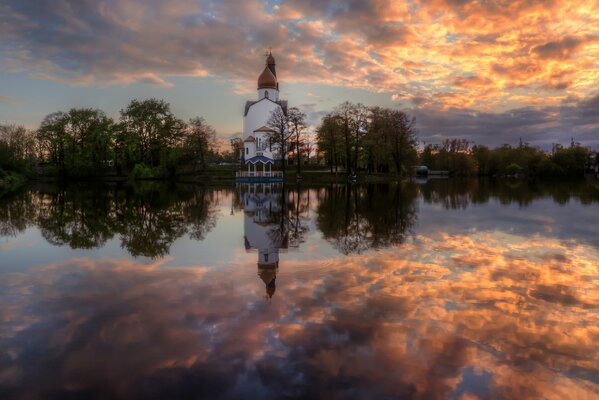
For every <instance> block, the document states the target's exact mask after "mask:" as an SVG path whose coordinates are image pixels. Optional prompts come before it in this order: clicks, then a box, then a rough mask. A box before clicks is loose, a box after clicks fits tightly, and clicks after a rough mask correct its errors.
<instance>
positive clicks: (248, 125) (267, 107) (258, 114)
mask: <svg viewBox="0 0 599 400" xmlns="http://www.w3.org/2000/svg"><path fill="white" fill-rule="evenodd" d="M277 108H281V106H280V105H278V104H277V103H275V102H273V101H270V100H267V99H264V100H262V101H259V102H258V103H256V104H253V105H252V106H251V107H250V109H249V110H248V113H247V115H246V116H245V117H244V118H243V140H245V139H247V138H248V137H249V136H253V137H254V138H255V139H256V142H255V143H256V145H257V144H258V139H262V141H263V142H264V143H267V141H268V140H267V137H268V135H267V134H266V133H265V132H254V131H255V130H256V129H259V128H262V127H263V126H266V125H267V123H268V119H269V118H270V114H271V112H273V111H274V110H276V109H277ZM244 145H245V147H248V148H249V153H248V154H246V155H245V159H246V160H247V159H249V158H252V157H254V156H255V155H256V146H254V145H253V143H248V142H245V143H244ZM248 145H250V146H248ZM263 155H264V156H266V157H269V158H273V159H274V158H275V157H276V148H275V146H273V151H272V152H271V151H270V148H269V147H268V145H266V148H265V149H264V150H263Z"/></svg>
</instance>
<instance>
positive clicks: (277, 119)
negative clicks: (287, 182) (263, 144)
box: [266, 107, 293, 176]
mask: <svg viewBox="0 0 599 400" xmlns="http://www.w3.org/2000/svg"><path fill="white" fill-rule="evenodd" d="M266 125H268V127H269V128H270V129H271V130H272V131H271V132H269V134H268V136H269V137H268V139H269V140H270V143H271V144H272V146H273V148H275V149H276V150H275V151H276V154H277V157H278V158H279V160H280V162H281V166H282V169H283V176H285V167H286V159H285V155H286V154H287V153H288V151H289V139H290V138H291V136H292V134H293V133H292V132H291V131H290V129H289V117H288V115H287V113H286V112H284V111H283V109H282V108H281V107H277V108H276V109H274V110H273V111H272V112H271V113H270V117H269V118H268V122H267V123H266Z"/></svg>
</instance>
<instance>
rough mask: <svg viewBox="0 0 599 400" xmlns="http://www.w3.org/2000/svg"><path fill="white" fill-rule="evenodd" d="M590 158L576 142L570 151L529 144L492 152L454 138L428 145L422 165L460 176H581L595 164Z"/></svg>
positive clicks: (589, 153)
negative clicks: (541, 148)
mask: <svg viewBox="0 0 599 400" xmlns="http://www.w3.org/2000/svg"><path fill="white" fill-rule="evenodd" d="M591 155H592V152H591V151H590V150H589V149H587V148H584V147H582V146H580V145H579V144H576V143H572V145H571V146H570V147H568V148H562V147H561V146H555V147H554V149H553V152H552V153H550V154H549V153H546V152H543V151H542V150H540V149H538V148H536V147H532V146H530V145H528V144H526V143H521V144H520V145H519V146H517V147H512V146H510V145H507V144H506V145H503V146H501V147H498V148H496V149H489V148H488V147H486V146H480V145H477V146H472V147H470V145H469V143H468V142H467V141H465V140H458V139H454V140H451V141H450V140H446V141H445V142H443V144H442V145H430V144H429V145H426V146H425V147H424V149H423V150H422V152H421V153H420V161H419V162H420V164H421V165H426V166H428V167H429V169H431V170H446V171H449V172H450V173H451V174H454V175H460V176H469V175H489V176H505V175H516V174H517V175H525V176H564V175H567V176H582V175H583V174H584V172H585V168H587V167H589V166H590V164H591V163H592V157H591Z"/></svg>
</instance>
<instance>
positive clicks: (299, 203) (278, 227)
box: [269, 186, 310, 247]
mask: <svg viewBox="0 0 599 400" xmlns="http://www.w3.org/2000/svg"><path fill="white" fill-rule="evenodd" d="M273 193H277V194H278V196H280V197H279V199H278V201H279V207H278V208H277V209H276V211H275V210H271V213H270V214H271V218H272V221H273V227H272V229H271V230H270V232H269V236H270V239H271V240H272V242H273V243H281V244H283V243H286V244H287V246H289V247H298V246H299V245H300V244H301V243H303V242H304V240H305V234H306V232H307V231H308V220H309V218H308V211H309V208H310V193H309V191H307V190H304V191H302V190H301V188H300V187H299V186H297V187H296V188H295V190H293V189H287V188H286V187H285V186H283V187H282V188H276V189H275V190H274V192H273Z"/></svg>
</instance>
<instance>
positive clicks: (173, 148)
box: [0, 99, 222, 178]
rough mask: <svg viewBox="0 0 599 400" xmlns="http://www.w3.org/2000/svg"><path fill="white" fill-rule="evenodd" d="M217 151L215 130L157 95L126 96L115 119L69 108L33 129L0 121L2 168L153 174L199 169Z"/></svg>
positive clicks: (74, 173)
mask: <svg viewBox="0 0 599 400" xmlns="http://www.w3.org/2000/svg"><path fill="white" fill-rule="evenodd" d="M219 157H222V155H221V154H219V153H218V151H217V143H216V134H215V131H214V129H213V128H212V127H211V126H210V125H208V124H207V123H206V121H205V120H204V119H203V118H201V117H197V118H192V119H190V120H189V121H187V122H185V121H183V120H181V119H179V118H177V117H176V116H175V115H174V114H173V113H172V112H171V110H170V106H169V104H168V103H166V102H165V101H163V100H157V99H149V100H142V101H140V100H133V101H131V102H130V103H129V104H128V105H127V107H125V108H124V109H122V110H121V111H120V117H119V119H118V120H117V121H115V120H113V119H112V118H110V117H108V116H107V115H106V114H105V113H104V112H103V111H101V110H98V109H92V108H73V109H71V110H70V111H68V112H63V111H59V112H55V113H52V114H50V115H48V116H46V117H45V118H44V120H43V121H42V123H41V125H40V127H39V128H38V129H37V130H34V131H28V130H26V129H25V128H23V127H20V126H15V125H4V126H1V127H0V159H1V160H2V164H0V166H1V167H2V168H4V169H8V170H17V171H23V172H27V171H31V170H33V169H34V168H35V167H36V166H39V168H38V169H40V171H42V172H43V173H44V174H51V175H60V176H68V177H85V176H101V175H104V174H106V173H111V174H117V175H129V174H132V175H133V176H134V177H137V178H153V177H167V176H172V175H174V174H175V173H176V172H177V170H178V168H180V167H181V166H188V167H189V168H190V169H191V170H192V171H195V170H197V169H203V168H205V167H206V165H207V164H208V163H209V162H212V161H216V160H218V158H219Z"/></svg>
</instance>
